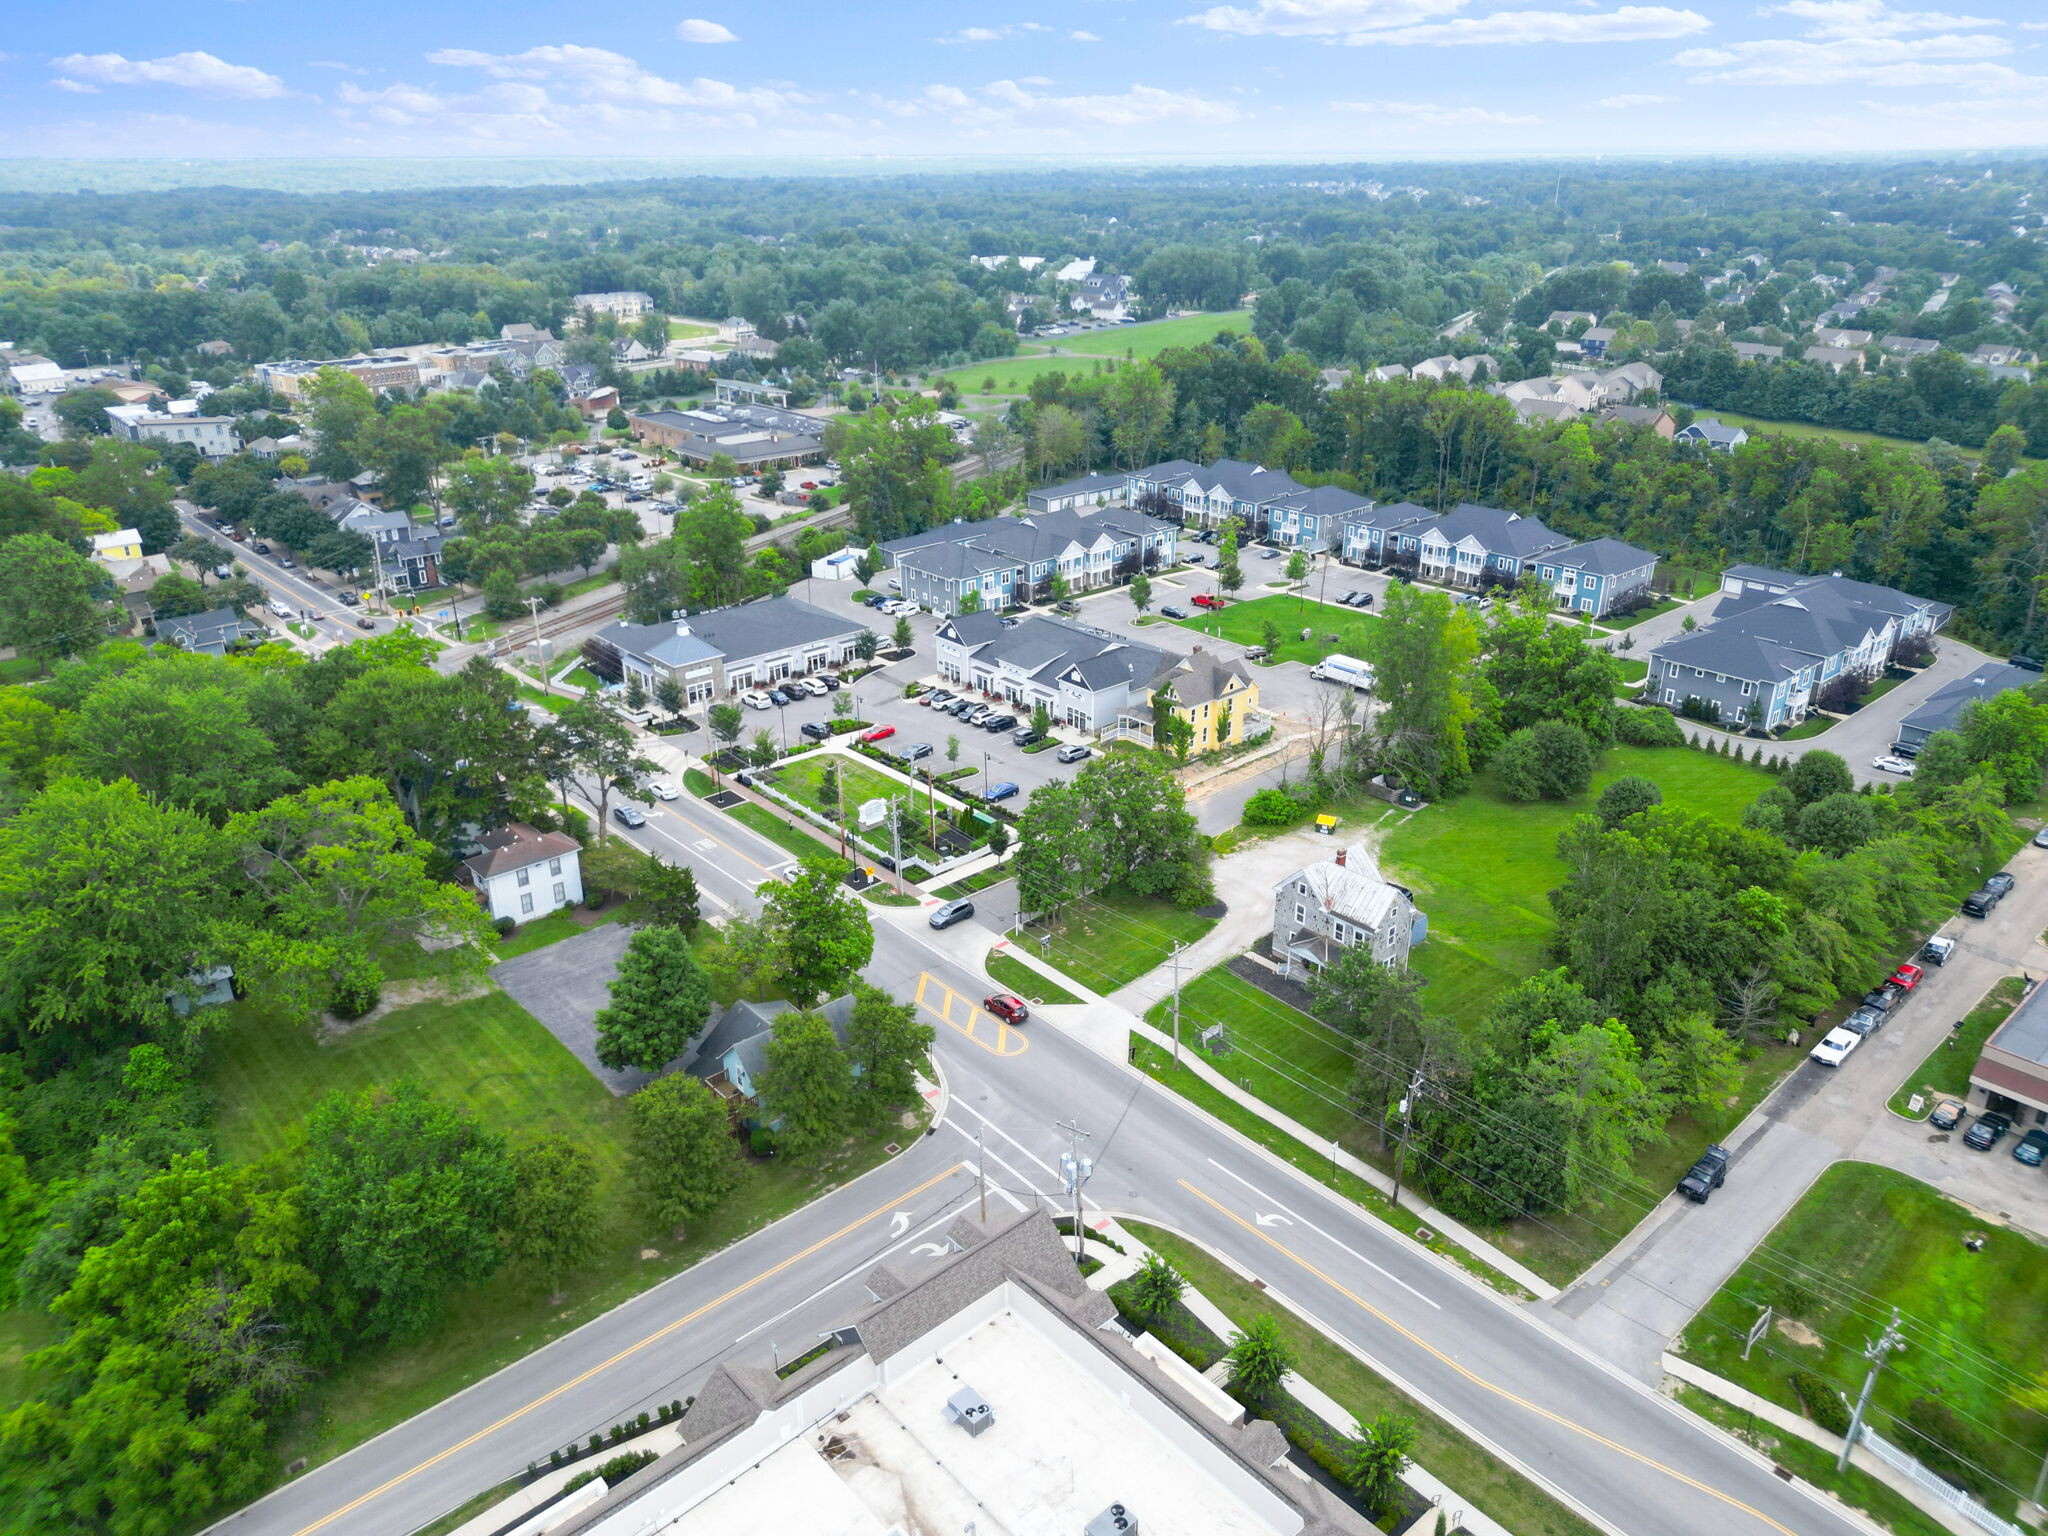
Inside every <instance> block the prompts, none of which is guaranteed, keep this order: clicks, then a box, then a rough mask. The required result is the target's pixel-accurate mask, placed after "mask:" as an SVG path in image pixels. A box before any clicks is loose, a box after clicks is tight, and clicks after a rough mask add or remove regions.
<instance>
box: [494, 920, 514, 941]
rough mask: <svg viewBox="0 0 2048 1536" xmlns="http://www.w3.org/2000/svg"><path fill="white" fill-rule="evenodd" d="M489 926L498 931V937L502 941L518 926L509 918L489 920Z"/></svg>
mask: <svg viewBox="0 0 2048 1536" xmlns="http://www.w3.org/2000/svg"><path fill="white" fill-rule="evenodd" d="M491 926H492V927H493V928H495V929H497V930H498V937H499V938H501V939H502V938H506V937H508V936H509V935H510V934H511V932H512V930H513V929H514V928H517V927H518V926H519V924H518V923H517V922H515V921H513V920H512V919H511V918H509V917H494V918H492V919H491Z"/></svg>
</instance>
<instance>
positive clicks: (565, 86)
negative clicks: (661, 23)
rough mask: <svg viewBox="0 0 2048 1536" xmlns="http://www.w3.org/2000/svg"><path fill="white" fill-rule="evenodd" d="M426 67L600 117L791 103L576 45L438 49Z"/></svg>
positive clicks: (765, 108) (776, 107)
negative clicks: (478, 75)
mask: <svg viewBox="0 0 2048 1536" xmlns="http://www.w3.org/2000/svg"><path fill="white" fill-rule="evenodd" d="M427 62H428V63H429V64H439V65H441V66H443V67H446V68H455V69H480V70H482V71H484V73H486V74H488V75H491V76H493V77H494V78H496V79H499V80H538V81H543V82H545V83H546V84H548V85H549V86H551V87H554V88H556V89H560V90H565V91H567V92H569V93H570V94H571V95H572V96H573V97H575V98H576V99H577V100H579V101H581V102H583V103H585V104H586V105H587V106H588V107H589V108H591V109H592V110H594V111H598V112H600V113H610V114H613V115H617V114H618V113H620V112H621V110H622V109H625V110H630V109H634V108H643V107H682V108H709V109H712V110H714V111H720V112H738V113H752V112H776V111H780V110H781V109H782V108H784V107H786V106H788V105H789V104H790V102H791V101H792V100H794V99H795V98H793V97H791V96H788V95H786V94H784V93H782V92H780V91H770V90H762V89H758V88H756V89H742V88H741V87H739V86H734V85H728V84H727V83H726V82H725V81H723V80H708V79H705V78H703V77H701V76H700V77H698V78H697V79H695V80H690V81H687V82H685V81H676V80H667V79H664V78H663V77H662V76H660V75H656V74H651V73H649V72H648V71H647V70H644V69H642V68H641V67H640V66H639V65H638V64H636V63H635V62H634V61H633V60H631V59H629V58H627V57H626V56H625V55H624V54H623V53H613V52H612V51H611V50H610V49H608V48H586V47H584V46H582V45H581V44H578V43H559V44H548V45H545V46H542V47H539V48H529V49H527V50H526V51H525V52H524V53H484V52H481V51H480V50H478V49H474V48H442V49H439V50H437V51H436V52H433V53H430V54H428V55H427Z"/></svg>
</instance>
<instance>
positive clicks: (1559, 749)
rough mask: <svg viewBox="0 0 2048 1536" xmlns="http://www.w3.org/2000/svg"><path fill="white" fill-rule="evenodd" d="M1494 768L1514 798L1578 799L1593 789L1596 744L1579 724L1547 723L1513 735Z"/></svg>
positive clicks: (1498, 754)
mask: <svg viewBox="0 0 2048 1536" xmlns="http://www.w3.org/2000/svg"><path fill="white" fill-rule="evenodd" d="M1493 767H1494V771H1495V772H1496V773H1498V774H1499V775H1500V782H1501V788H1502V789H1504V790H1506V791H1507V793H1508V796H1509V798H1510V799H1514V800H1575V799H1577V798H1578V797H1579V796H1580V795H1583V794H1584V793H1585V792H1586V791H1587V790H1588V789H1589V788H1591V787H1592V783H1593V743H1592V741H1591V739H1589V738H1588V737H1587V735H1586V733H1585V732H1584V731H1582V730H1580V729H1579V728H1578V727H1577V726H1575V725H1566V724H1565V723H1564V722H1563V721H1561V720H1545V721H1542V722H1540V723H1539V724H1537V725H1533V726H1530V727H1529V728H1528V729H1527V730H1522V731H1516V732H1514V733H1513V734H1512V735H1510V736H1509V737H1508V739H1507V743H1506V745H1504V746H1503V747H1502V748H1501V749H1500V751H1499V752H1497V753H1496V754H1495V755H1494V759H1493Z"/></svg>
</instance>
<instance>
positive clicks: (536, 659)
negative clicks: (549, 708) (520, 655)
mask: <svg viewBox="0 0 2048 1536" xmlns="http://www.w3.org/2000/svg"><path fill="white" fill-rule="evenodd" d="M543 606H544V605H543V603H542V601H541V599H539V598H537V597H529V598H528V599H527V600H526V611H527V612H528V613H530V614H532V615H533V675H534V680H535V681H536V682H541V686H542V688H543V690H545V688H546V686H547V685H546V683H545V682H542V681H541V680H542V679H543V678H545V676H546V673H544V672H543V671H542V670H541V664H540V611H541V608H542V607H543Z"/></svg>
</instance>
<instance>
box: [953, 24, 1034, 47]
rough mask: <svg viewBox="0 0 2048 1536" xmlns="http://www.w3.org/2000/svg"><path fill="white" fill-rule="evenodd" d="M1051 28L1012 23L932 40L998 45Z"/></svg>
mask: <svg viewBox="0 0 2048 1536" xmlns="http://www.w3.org/2000/svg"><path fill="white" fill-rule="evenodd" d="M1051 30H1052V28H1051V27H1049V26H1047V25H1046V24H1045V23H1044V22H1042V21H1013V22H1010V23H1008V24H1006V25H1004V26H1000V27H962V28H961V29H960V30H959V31H958V32H948V33H947V34H946V35H945V36H944V37H935V38H933V39H932V41H933V42H935V43H1000V42H1002V41H1003V40H1004V39H1005V38H1010V37H1022V36H1024V35H1025V34H1026V33H1029V32H1050V31H1051Z"/></svg>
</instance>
